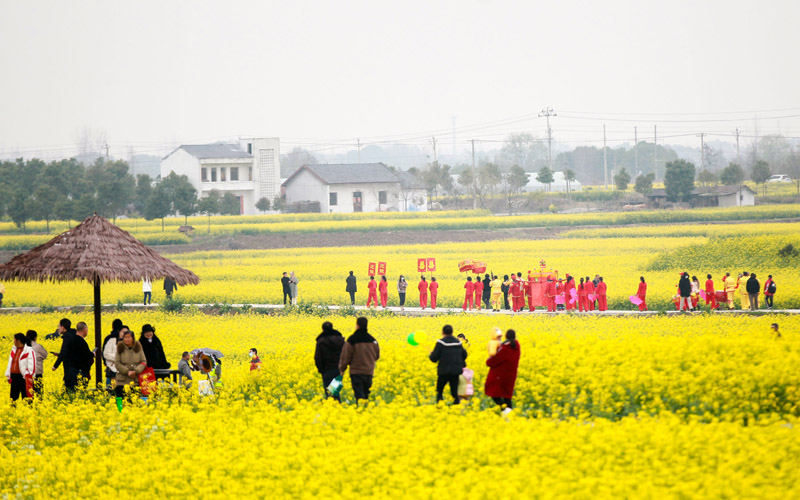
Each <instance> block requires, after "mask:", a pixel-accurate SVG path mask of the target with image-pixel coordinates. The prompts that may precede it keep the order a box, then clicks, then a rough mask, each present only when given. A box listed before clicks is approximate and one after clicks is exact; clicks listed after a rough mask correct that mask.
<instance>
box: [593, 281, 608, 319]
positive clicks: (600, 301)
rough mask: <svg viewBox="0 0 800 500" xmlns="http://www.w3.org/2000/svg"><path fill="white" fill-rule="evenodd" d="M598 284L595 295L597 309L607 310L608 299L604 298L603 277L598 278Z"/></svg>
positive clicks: (604, 285) (604, 286)
mask: <svg viewBox="0 0 800 500" xmlns="http://www.w3.org/2000/svg"><path fill="white" fill-rule="evenodd" d="M599 279H600V282H599V283H598V284H597V290H596V291H595V293H596V294H597V309H598V310H600V311H606V310H608V297H606V283H605V282H604V281H603V277H602V276H600V278H599Z"/></svg>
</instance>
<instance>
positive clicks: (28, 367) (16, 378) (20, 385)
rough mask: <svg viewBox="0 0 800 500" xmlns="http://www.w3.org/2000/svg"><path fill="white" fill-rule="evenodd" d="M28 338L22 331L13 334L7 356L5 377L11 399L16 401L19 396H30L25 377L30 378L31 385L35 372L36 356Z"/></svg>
mask: <svg viewBox="0 0 800 500" xmlns="http://www.w3.org/2000/svg"><path fill="white" fill-rule="evenodd" d="M27 342H28V339H27V338H26V337H25V335H24V334H22V333H17V334H15V335H14V347H12V348H11V354H10V355H9V356H8V366H7V367H6V379H7V380H8V383H9V384H11V401H17V400H18V399H19V398H20V396H22V397H23V398H30V397H32V396H33V394H31V393H30V392H28V384H27V383H26V379H30V381H31V384H30V385H31V387H33V375H34V374H35V373H36V356H35V354H34V352H33V349H32V348H31V347H30V346H29V345H28V344H27Z"/></svg>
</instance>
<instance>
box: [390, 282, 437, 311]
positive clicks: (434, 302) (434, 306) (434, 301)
mask: <svg viewBox="0 0 800 500" xmlns="http://www.w3.org/2000/svg"><path fill="white" fill-rule="evenodd" d="M431 284H432V283H431ZM378 293H379V294H380V296H381V306H382V307H383V308H384V309H386V304H387V303H388V302H389V282H388V281H386V276H381V282H380V283H378ZM432 302H433V304H434V305H433V308H434V309H436V300H433V301H432Z"/></svg>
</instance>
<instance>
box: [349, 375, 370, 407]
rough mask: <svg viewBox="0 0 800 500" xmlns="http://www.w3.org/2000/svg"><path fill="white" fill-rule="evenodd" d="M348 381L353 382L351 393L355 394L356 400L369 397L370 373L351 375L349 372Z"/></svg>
mask: <svg viewBox="0 0 800 500" xmlns="http://www.w3.org/2000/svg"><path fill="white" fill-rule="evenodd" d="M350 382H351V383H352V384H353V394H355V396H356V401H357V400H359V399H369V391H370V389H372V375H353V374H352V373H351V374H350Z"/></svg>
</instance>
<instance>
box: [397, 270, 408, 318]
mask: <svg viewBox="0 0 800 500" xmlns="http://www.w3.org/2000/svg"><path fill="white" fill-rule="evenodd" d="M407 289H408V281H406V277H405V276H403V275H402V274H401V275H400V278H399V279H398V280H397V297H398V298H399V299H400V310H401V311H405V310H406V290H407Z"/></svg>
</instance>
